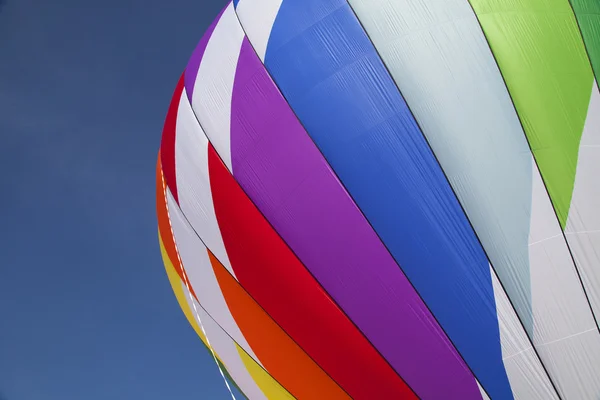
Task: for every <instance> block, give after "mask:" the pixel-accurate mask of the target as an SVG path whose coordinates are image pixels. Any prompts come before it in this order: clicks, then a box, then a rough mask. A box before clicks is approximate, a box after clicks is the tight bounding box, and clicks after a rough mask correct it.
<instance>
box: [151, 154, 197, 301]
mask: <svg viewBox="0 0 600 400" xmlns="http://www.w3.org/2000/svg"><path fill="white" fill-rule="evenodd" d="M164 184H165V182H164V176H163V171H162V163H161V160H160V151H159V152H158V161H157V162H156V215H157V217H158V231H159V232H160V236H161V237H162V240H163V245H164V247H165V250H166V251H167V255H168V256H169V259H170V260H171V263H172V264H173V267H174V268H175V271H176V272H177V275H179V278H181V280H182V281H184V282H186V281H187V282H189V280H188V279H187V275H186V274H185V270H184V269H183V267H182V265H181V263H180V262H179V257H178V256H177V249H176V247H175V239H174V238H173V232H172V231H171V223H170V222H169V213H168V210H167V196H166V193H165V186H164ZM190 292H191V293H192V296H194V298H195V299H196V300H198V297H196V293H195V292H194V288H193V287H191V285H190Z"/></svg>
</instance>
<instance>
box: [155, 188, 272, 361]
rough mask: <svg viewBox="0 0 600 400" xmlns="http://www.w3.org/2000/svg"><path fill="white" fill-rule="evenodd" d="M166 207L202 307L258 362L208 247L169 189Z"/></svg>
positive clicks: (186, 268) (184, 264) (188, 274)
mask: <svg viewBox="0 0 600 400" xmlns="http://www.w3.org/2000/svg"><path fill="white" fill-rule="evenodd" d="M167 204H168V207H169V216H170V219H171V226H172V229H173V236H174V239H175V243H176V244H177V249H178V250H179V256H180V257H181V263H182V264H183V267H184V268H185V271H186V273H187V276H188V279H189V281H190V285H191V287H192V289H193V290H194V292H195V293H196V296H197V297H198V300H199V302H200V304H201V305H202V307H203V308H204V309H205V310H206V312H208V314H210V315H211V317H212V318H214V319H215V321H216V322H217V323H218V324H219V325H221V327H222V328H223V329H224V330H225V331H226V332H227V333H228V334H229V335H230V336H231V337H232V338H233V340H235V341H236V342H237V343H238V344H239V345H240V346H241V347H242V348H243V349H244V350H246V352H247V353H248V354H249V355H250V356H251V357H252V358H253V359H254V360H256V361H257V362H259V361H258V358H257V357H256V355H255V354H254V352H253V351H252V348H251V347H250V345H249V344H248V342H247V341H246V338H245V337H244V335H243V334H242V332H241V331H240V328H239V327H238V325H237V323H236V322H235V319H234V318H233V316H232V315H231V312H230V311H229V307H228V306H227V303H226V301H225V298H224V297H223V293H222V292H221V288H220V286H219V282H218V281H217V277H216V276H215V272H214V270H213V267H212V265H211V262H210V259H209V258H208V252H207V249H206V247H205V246H204V244H203V243H202V241H201V240H200V239H199V238H198V236H197V235H196V233H195V232H194V231H193V229H192V228H191V227H190V225H189V224H188V222H187V221H186V220H185V217H184V216H183V215H182V214H181V210H180V209H179V206H178V205H177V203H176V202H175V199H174V198H173V195H172V194H171V191H170V190H167ZM259 363H260V362H259Z"/></svg>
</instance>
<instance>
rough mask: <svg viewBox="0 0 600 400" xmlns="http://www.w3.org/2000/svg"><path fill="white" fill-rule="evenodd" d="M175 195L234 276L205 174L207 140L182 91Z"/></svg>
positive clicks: (199, 231) (206, 174) (208, 243)
mask: <svg viewBox="0 0 600 400" xmlns="http://www.w3.org/2000/svg"><path fill="white" fill-rule="evenodd" d="M175 171H176V175H177V177H176V179H177V194H178V198H179V204H180V206H181V211H182V212H183V215H185V216H186V218H187V219H188V221H189V222H190V224H191V225H192V227H193V228H194V229H195V230H196V232H197V233H198V234H199V235H200V237H201V238H202V241H203V242H204V243H205V244H206V246H207V247H208V248H209V249H210V250H211V251H212V252H213V254H214V255H215V256H216V257H217V259H218V260H219V261H221V263H222V264H223V265H224V266H225V268H227V270H228V271H229V272H230V273H231V274H232V275H233V276H235V274H234V272H233V269H232V268H231V264H230V262H229V257H228V256H227V251H226V250H225V244H224V243H223V238H222V237H221V230H220V229H219V224H218V222H217V217H216V214H215V208H214V204H213V199H212V191H211V187H210V180H209V174H208V139H207V138H206V136H205V135H204V132H203V131H202V129H201V128H200V126H199V125H198V122H197V121H196V117H195V116H194V113H193V112H192V108H191V107H190V103H189V102H188V98H187V94H186V91H185V90H184V91H183V92H182V96H181V99H180V102H179V110H178V113H177V126H176V134H175Z"/></svg>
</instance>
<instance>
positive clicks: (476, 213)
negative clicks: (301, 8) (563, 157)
mask: <svg viewBox="0 0 600 400" xmlns="http://www.w3.org/2000/svg"><path fill="white" fill-rule="evenodd" d="M349 3H350V4H351V6H352V7H353V9H354V11H355V12H356V13H357V15H358V17H359V19H360V20H361V22H362V24H363V26H364V27H365V29H366V31H367V33H368V34H369V36H370V38H371V40H372V41H373V43H374V45H375V47H376V48H377V50H378V51H379V53H380V54H381V57H382V59H383V61H384V62H385V63H386V66H387V67H388V68H389V70H390V72H391V75H392V76H393V78H394V80H395V81H396V83H397V84H398V86H399V88H400V90H401V91H402V94H403V95H404V97H405V98H406V101H407V103H408V105H409V107H410V108H411V110H412V112H413V114H414V115H415V118H416V119H417V121H418V122H419V124H420V126H421V128H422V130H423V133H424V134H425V136H426V137H427V139H428V141H429V143H430V144H431V146H432V148H433V150H434V152H435V154H436V156H437V158H438V160H439V161H440V164H441V165H442V167H443V169H444V172H445V173H446V175H447V176H448V179H449V181H450V183H451V185H452V187H453V189H454V191H455V192H456V194H457V196H458V198H459V200H460V202H461V204H462V205H463V207H464V208H465V211H466V214H467V216H468V217H469V220H470V221H471V223H472V224H473V226H474V228H475V231H476V232H477V234H478V237H479V238H480V240H481V242H482V244H483V246H484V248H485V250H486V253H487V254H488V256H489V258H490V261H491V263H492V264H493V266H494V269H495V270H496V271H497V273H498V277H499V279H500V281H501V282H502V283H503V286H504V288H506V291H507V293H508V295H509V296H510V299H511V301H512V304H514V307H515V308H516V309H517V312H518V315H519V317H521V320H522V321H523V324H524V325H525V326H527V327H528V328H529V329H530V333H531V331H534V332H535V336H534V337H532V338H531V339H533V341H534V343H535V344H536V345H539V346H538V349H539V350H540V358H541V359H542V362H544V364H545V366H546V368H547V370H548V371H549V373H550V375H551V376H552V378H553V380H555V382H562V384H561V385H559V386H560V387H562V388H564V389H565V390H567V389H568V392H565V393H566V394H568V395H569V396H572V398H577V399H584V398H586V397H585V396H586V395H587V394H588V393H591V392H593V391H596V393H600V391H597V389H600V387H598V386H597V384H596V383H595V382H594V380H593V379H592V380H577V379H575V380H573V378H574V374H577V373H581V374H582V376H589V375H590V372H589V371H593V373H597V371H599V368H600V358H596V359H593V358H590V357H589V354H587V353H586V352H585V351H584V350H583V348H582V347H581V345H583V344H584V343H586V345H589V346H592V348H593V349H595V348H596V347H599V346H600V335H598V334H597V333H596V334H595V335H594V334H593V333H591V334H589V335H588V336H586V337H585V338H583V337H582V338H577V337H576V338H573V339H571V340H573V341H575V342H577V344H573V346H572V350H571V351H573V352H574V353H571V354H568V355H567V354H565V353H564V351H563V349H562V348H561V347H560V346H541V344H542V343H546V342H547V341H550V340H553V339H559V338H564V337H565V336H567V333H566V332H570V333H573V332H574V331H578V332H581V331H584V330H586V329H588V328H589V327H590V321H591V322H592V323H593V318H592V314H591V311H590V309H589V307H587V304H586V299H585V296H584V294H583V292H582V290H581V288H580V287H579V288H578V284H579V282H578V278H577V275H576V273H575V268H574V265H573V262H572V260H570V259H569V258H568V257H567V258H565V257H563V256H564V254H565V252H566V254H567V255H568V249H567V247H566V242H565V241H564V238H562V233H561V231H560V227H559V226H558V223H557V220H556V217H555V215H554V212H553V210H552V208H551V204H550V200H549V198H548V196H547V194H546V192H545V191H543V186H542V187H541V189H542V191H540V190H539V189H540V188H539V187H538V186H535V187H534V198H533V199H532V197H531V196H532V186H534V184H533V183H532V182H536V185H537V184H538V183H541V181H540V175H539V171H538V170H537V168H536V166H535V165H534V164H533V157H532V155H531V152H530V151H529V146H528V144H527V141H526V137H525V134H524V132H523V129H522V128H521V125H520V123H519V119H518V116H517V114H516V112H515V110H514V107H513V105H512V102H511V99H510V96H509V94H508V91H507V89H506V86H505V84H504V81H503V80H502V76H501V75H500V72H499V70H498V67H497V64H496V62H495V60H494V58H493V55H492V53H491V51H490V49H489V46H488V44H487V41H486V39H485V37H484V35H483V32H482V31H481V28H480V26H479V23H478V21H477V18H476V16H475V14H474V13H473V10H472V9H471V7H470V5H469V3H468V1H465V0H394V1H391V0H349ZM548 207H550V208H548ZM529 221H531V224H533V226H529V224H528V222H529ZM553 224H554V225H553ZM529 229H532V232H531V234H532V235H533V236H532V235H530V231H529ZM553 236H556V237H555V238H554V239H549V238H551V237H553ZM546 239H548V240H547V241H546V242H542V243H538V244H535V245H533V243H534V242H535V241H537V240H546ZM550 243H552V244H553V246H554V248H553V249H552V250H553V251H556V252H557V257H558V256H559V255H560V258H557V259H552V262H548V259H547V257H546V258H544V257H542V255H541V254H539V249H545V248H546V247H547V246H549V245H550ZM530 244H532V245H531V246H530ZM548 269H551V270H552V271H551V273H548V272H549V271H548ZM544 271H545V272H546V273H544ZM530 285H531V295H530V289H529V287H530ZM495 286H496V287H495V290H494V292H495V296H496V303H497V312H498V318H499V323H500V335H501V337H500V338H501V343H502V353H503V355H504V357H505V368H506V370H507V374H508V376H509V380H510V383H511V387H512V389H513V392H514V394H515V397H517V398H520V399H530V398H540V399H542V398H548V391H549V390H550V392H552V391H551V389H549V382H548V377H547V374H545V373H544V372H543V367H542V365H541V363H540V362H539V360H538V359H537V358H536V357H535V356H534V354H533V351H532V350H531V351H530V350H529V348H530V347H531V346H532V344H531V341H530V340H528V339H527V333H526V331H524V330H523V329H522V328H521V326H520V323H519V321H518V319H517V316H516V315H515V314H514V312H513V311H512V310H513V309H512V307H511V306H510V304H509V303H508V300H507V299H506V298H504V296H505V295H506V293H503V291H502V288H501V287H499V285H495ZM530 310H531V311H530ZM532 314H533V315H532ZM541 347H543V353H542V352H541ZM590 353H591V354H595V350H592V351H591V352H590ZM561 358H562V361H561V362H555V360H558V359H561ZM528 363H531V364H530V365H528ZM598 376H600V374H599V375H598ZM553 396H555V394H553Z"/></svg>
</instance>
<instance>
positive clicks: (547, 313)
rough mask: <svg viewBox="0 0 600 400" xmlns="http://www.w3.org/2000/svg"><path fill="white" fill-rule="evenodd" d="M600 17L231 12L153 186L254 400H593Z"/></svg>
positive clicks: (596, 377) (199, 66)
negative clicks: (155, 184)
mask: <svg viewBox="0 0 600 400" xmlns="http://www.w3.org/2000/svg"><path fill="white" fill-rule="evenodd" d="M599 15H600V2H598V0H571V1H569V0H393V1H392V0H234V1H233V2H230V3H229V4H227V6H226V7H225V8H224V9H223V10H222V11H221V13H220V14H219V15H218V17H217V18H216V19H215V21H214V22H213V23H212V25H211V26H210V27H209V29H208V31H207V32H206V33H205V34H204V36H203V37H202V39H201V40H200V42H199V44H198V46H197V47H196V49H195V50H194V51H193V54H192V56H191V58H190V59H189V62H188V64H187V66H186V67H185V71H184V72H183V74H182V76H181V78H180V80H179V82H178V84H177V87H176V89H175V93H174V96H173V99H172V102H171V105H170V107H169V110H168V114H167V117H166V122H165V125H164V131H163V137H162V142H161V145H160V154H159V157H158V165H157V204H158V221H159V236H160V246H161V249H162V254H163V259H164V263H165V266H166V270H167V273H168V276H169V279H170V282H171V284H172V287H173V290H174V292H175V294H176V296H177V298H178V300H179V303H180V305H181V308H182V309H183V311H184V312H185V314H186V316H187V318H188V319H189V321H190V323H191V325H192V326H193V327H194V329H195V330H196V331H197V333H198V335H199V336H200V338H201V340H202V341H203V342H204V343H205V344H206V346H208V348H209V349H210V351H211V353H212V355H213V356H214V358H215V360H217V362H218V364H219V367H220V368H221V370H222V372H223V374H226V375H228V376H229V377H230V378H231V379H232V380H233V381H234V382H235V384H236V385H237V386H238V387H239V389H240V390H241V392H243V393H244V395H245V396H246V397H247V398H248V399H251V400H255V399H294V398H295V399H309V400H315V399H325V400H333V399H369V400H371V399H375V400H379V399H417V398H421V399H446V400H447V399H451V400H453V399H458V400H470V399H493V400H496V399H502V400H504V399H526V400H535V399H540V400H550V399H575V400H585V399H596V400H597V399H598V398H600V330H599V326H598V320H599V318H600V181H599V180H598V179H599V178H598V176H599V175H600V93H599V89H598V83H597V78H598V74H599V73H600V34H599V32H600V18H599V17H598V16H599Z"/></svg>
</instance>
